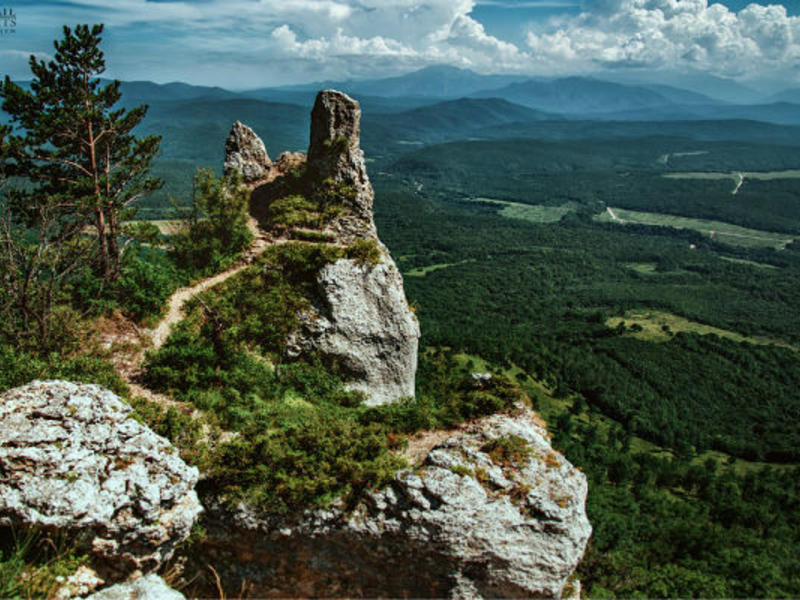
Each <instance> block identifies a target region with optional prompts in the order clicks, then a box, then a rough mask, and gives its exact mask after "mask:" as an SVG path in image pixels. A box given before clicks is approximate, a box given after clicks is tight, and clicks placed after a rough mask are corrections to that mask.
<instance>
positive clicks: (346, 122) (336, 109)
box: [308, 90, 377, 237]
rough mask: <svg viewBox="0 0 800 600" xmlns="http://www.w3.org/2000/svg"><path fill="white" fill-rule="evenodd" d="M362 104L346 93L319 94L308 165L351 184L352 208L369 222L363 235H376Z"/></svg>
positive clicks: (317, 174)
mask: <svg viewBox="0 0 800 600" xmlns="http://www.w3.org/2000/svg"><path fill="white" fill-rule="evenodd" d="M360 136H361V106H360V105H359V104H358V102H356V101H355V100H353V99H352V98H351V97H350V96H348V95H347V94H344V93H342V92H337V91H336V90H324V91H322V92H320V93H319V94H317V99H316V101H315V102H314V108H313V109H312V111H311V141H310V143H309V146H308V169H309V171H310V172H311V173H312V174H313V175H314V176H315V177H316V178H317V179H318V180H319V181H323V180H325V179H333V180H334V181H336V182H339V183H344V184H346V185H349V186H352V187H353V188H354V189H355V191H356V194H355V197H354V199H353V200H352V202H351V203H350V206H349V207H348V208H350V209H351V210H352V211H353V212H354V213H355V215H356V219H357V220H359V221H361V222H362V223H363V224H366V225H367V226H368V228H369V230H368V231H367V232H362V231H360V230H358V229H357V230H356V231H358V232H359V233H361V235H365V234H366V235H370V236H374V237H377V233H376V231H375V223H374V221H373V216H372V204H373V202H374V200H375V192H374V191H373V189H372V184H371V183H370V181H369V177H368V176H367V167H366V163H365V162H364V152H363V150H361V146H360V143H361V141H360V140H361V138H360Z"/></svg>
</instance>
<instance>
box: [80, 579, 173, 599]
mask: <svg viewBox="0 0 800 600" xmlns="http://www.w3.org/2000/svg"><path fill="white" fill-rule="evenodd" d="M185 599H186V596H184V595H183V594H181V593H180V592H178V591H175V590H173V589H172V588H171V587H169V586H168V585H167V584H166V582H165V581H164V580H163V579H161V577H159V576H158V575H154V574H150V575H145V576H144V577H140V578H139V579H136V580H135V581H128V582H125V583H118V584H116V585H112V586H111V587H108V588H106V589H104V590H101V591H99V592H97V593H96V594H92V595H91V596H89V597H88V598H87V599H86V600H185Z"/></svg>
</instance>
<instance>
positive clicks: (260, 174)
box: [223, 121, 305, 185]
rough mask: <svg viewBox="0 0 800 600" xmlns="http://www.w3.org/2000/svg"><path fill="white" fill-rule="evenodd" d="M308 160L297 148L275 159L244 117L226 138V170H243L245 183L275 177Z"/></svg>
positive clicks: (236, 123)
mask: <svg viewBox="0 0 800 600" xmlns="http://www.w3.org/2000/svg"><path fill="white" fill-rule="evenodd" d="M304 162H305V157H304V156H303V155H302V154H298V153H296V152H284V153H283V154H281V155H280V156H279V157H278V160H276V161H275V162H272V161H271V160H270V158H269V154H267V148H266V146H264V142H263V141H262V140H261V138H260V137H258V136H257V135H256V134H255V132H254V131H253V130H252V129H250V128H249V127H248V126H247V125H244V124H243V123H242V122H241V121H235V122H234V123H233V127H231V132H230V133H229V134H228V139H227V140H225V164H224V165H223V173H225V174H226V175H228V174H230V173H231V172H232V171H234V170H236V171H239V173H241V174H242V182H243V183H244V184H245V185H252V184H253V183H260V184H263V183H264V182H267V181H272V180H274V179H275V178H277V177H280V176H283V175H285V174H287V173H289V172H290V171H291V170H292V169H294V168H296V167H297V166H299V165H301V164H303V163H304Z"/></svg>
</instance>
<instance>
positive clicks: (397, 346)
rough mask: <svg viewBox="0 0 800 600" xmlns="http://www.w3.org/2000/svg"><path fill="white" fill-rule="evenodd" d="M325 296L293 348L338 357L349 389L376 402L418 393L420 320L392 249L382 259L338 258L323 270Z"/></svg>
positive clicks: (295, 351) (320, 280) (322, 292)
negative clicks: (371, 262) (368, 261)
mask: <svg viewBox="0 0 800 600" xmlns="http://www.w3.org/2000/svg"><path fill="white" fill-rule="evenodd" d="M317 283H318V284H319V297H318V298H317V299H316V302H314V305H315V306H314V312H313V314H311V315H306V318H305V323H304V324H303V326H302V328H301V330H300V331H299V332H298V333H297V334H296V335H294V336H293V337H292V339H291V340H290V341H289V349H290V354H293V355H298V354H303V353H312V352H320V353H322V354H324V355H325V356H333V357H336V358H337V359H338V361H339V364H340V365H341V367H342V368H343V369H344V372H345V373H347V375H348V377H349V378H350V381H349V383H348V386H347V387H348V388H349V389H354V390H359V391H361V392H363V393H364V394H365V396H366V401H365V403H366V404H367V405H370V406H374V405H378V404H386V403H389V402H392V401H394V400H397V399H399V398H406V397H413V396H414V374H415V373H416V370H417V345H418V341H419V323H418V322H417V319H416V318H415V317H414V315H413V313H412V312H411V311H410V310H409V308H408V301H407V300H406V297H405V293H404V292H403V279H402V276H401V275H400V272H399V271H398V269H397V267H396V266H395V264H394V262H392V260H391V258H388V254H384V255H383V260H382V262H381V263H380V264H377V265H374V266H373V265H359V264H358V263H357V262H356V261H355V260H346V259H342V260H338V261H336V262H335V263H333V264H330V265H327V266H325V267H324V268H323V269H322V270H321V271H320V273H319V275H318V276H317Z"/></svg>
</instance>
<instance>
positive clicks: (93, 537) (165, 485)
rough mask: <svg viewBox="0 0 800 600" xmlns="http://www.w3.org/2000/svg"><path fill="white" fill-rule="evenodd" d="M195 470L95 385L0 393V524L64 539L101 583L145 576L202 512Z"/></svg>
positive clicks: (48, 385) (39, 385) (42, 384)
mask: <svg viewBox="0 0 800 600" xmlns="http://www.w3.org/2000/svg"><path fill="white" fill-rule="evenodd" d="M197 479H198V472H197V469H196V468H194V467H189V466H187V465H186V464H185V463H184V462H183V460H181V458H180V457H179V456H178V452H177V451H176V449H175V448H174V447H173V446H172V445H171V444H170V443H169V441H167V440H166V439H164V438H163V437H161V436H159V435H156V434H155V433H154V432H153V431H152V430H150V429H149V428H148V427H146V426H144V425H142V424H141V423H139V422H138V421H136V420H135V419H133V418H132V409H131V408H130V407H129V406H128V405H127V404H125V403H124V402H123V401H122V400H120V398H119V397H117V396H116V395H115V394H113V393H112V392H110V391H108V390H106V389H104V388H102V387H100V386H97V385H79V384H74V383H68V382H64V381H34V382H32V383H30V384H28V385H26V386H23V387H19V388H15V389H12V390H8V391H6V392H5V393H3V394H2V395H0V525H5V526H13V527H15V528H17V529H19V528H37V529H39V530H45V531H47V530H53V531H58V532H62V533H65V534H66V535H67V536H68V537H69V538H70V539H73V540H75V543H76V544H77V546H78V549H79V550H80V551H85V552H87V553H89V554H90V556H91V562H92V567H93V568H94V569H95V570H96V571H97V572H98V573H99V574H100V576H101V577H102V578H103V579H104V580H105V581H106V582H113V581H115V580H119V579H124V578H125V577H127V576H128V575H129V574H130V573H133V572H135V571H141V572H144V573H147V572H151V571H154V570H155V569H157V568H158V567H159V566H160V565H161V564H162V563H163V562H164V561H165V560H167V559H168V558H169V557H170V556H171V554H172V552H173V550H174V549H175V546H176V545H177V544H178V543H180V542H181V541H183V540H184V539H185V538H186V537H187V536H188V535H189V532H190V529H191V527H192V524H193V523H194V521H195V519H196V517H197V515H198V514H199V513H200V511H201V506H200V503H199V501H198V498H197V494H196V493H195V491H194V487H195V483H196V482H197Z"/></svg>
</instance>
